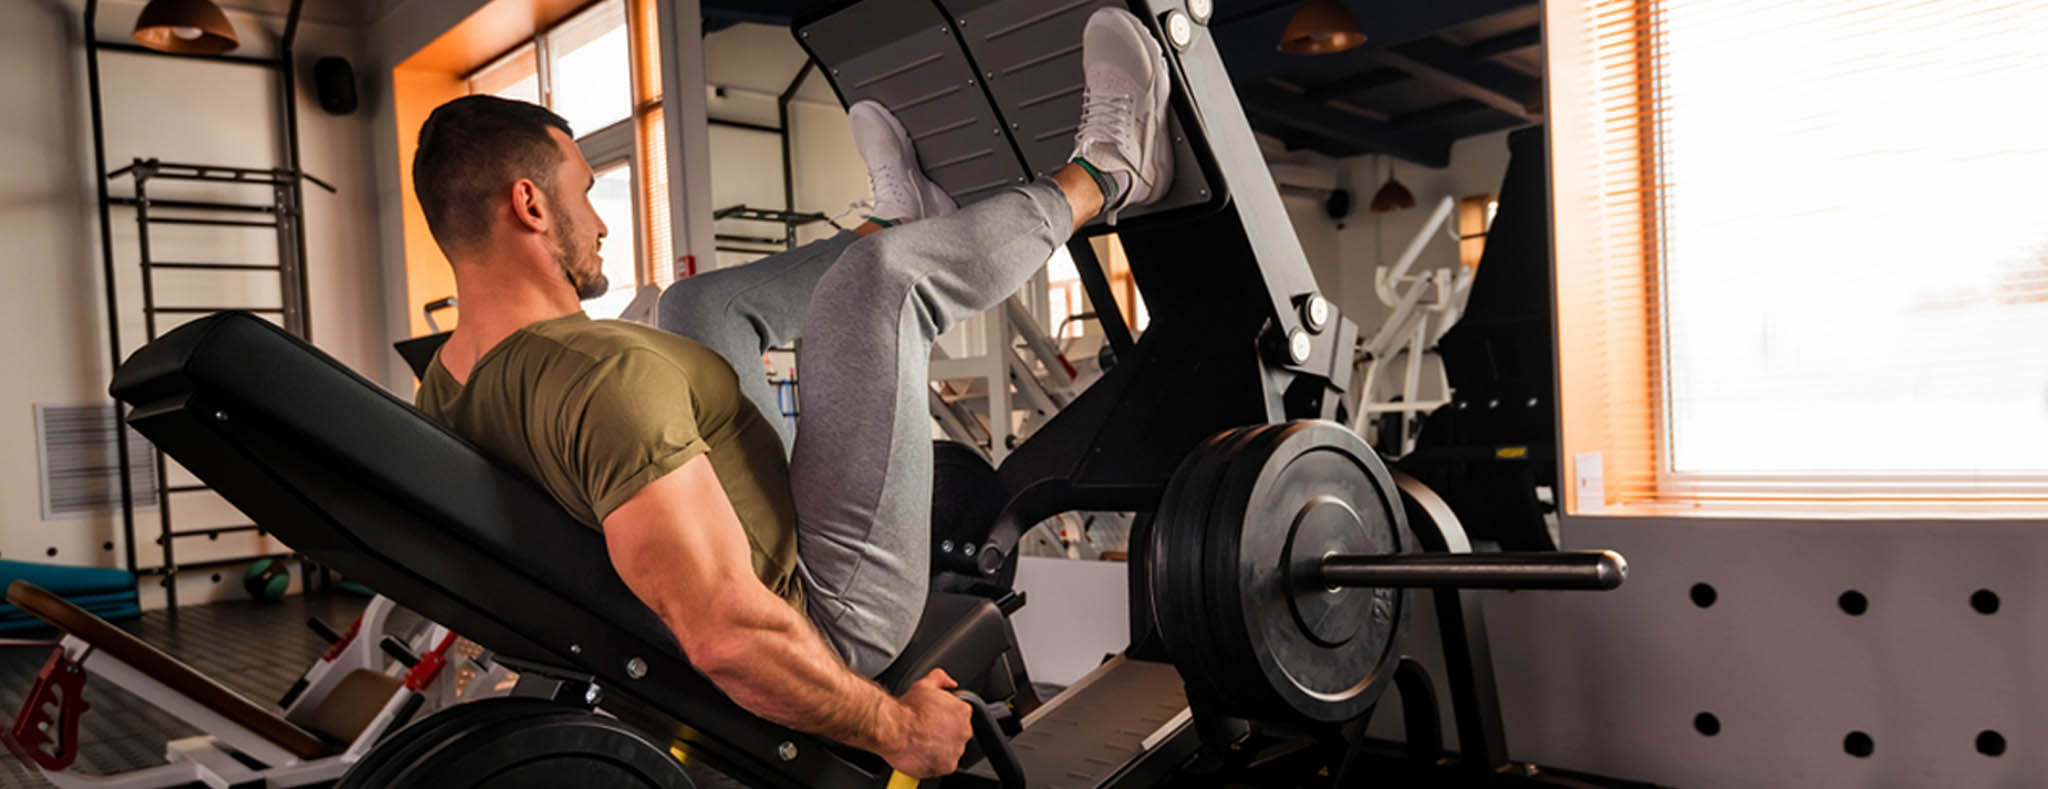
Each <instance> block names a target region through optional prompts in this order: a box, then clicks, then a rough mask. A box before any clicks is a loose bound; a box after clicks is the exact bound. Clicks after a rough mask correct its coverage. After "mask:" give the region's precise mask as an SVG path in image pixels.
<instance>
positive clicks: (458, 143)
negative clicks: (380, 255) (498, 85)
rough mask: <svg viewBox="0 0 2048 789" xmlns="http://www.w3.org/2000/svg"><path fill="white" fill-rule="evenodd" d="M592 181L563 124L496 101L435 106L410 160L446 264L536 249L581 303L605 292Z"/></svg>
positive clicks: (522, 105) (600, 224)
mask: <svg viewBox="0 0 2048 789" xmlns="http://www.w3.org/2000/svg"><path fill="white" fill-rule="evenodd" d="M595 178H596V176H595V174H594V173H593V172H592V171H591V169H590V164H589V163H588V162H585V161H584V160H583V153H582V151H581V150H579V149H578V148H577V147H576V142H575V138H574V137H572V136H571V134H570V131H569V122H568V121H565V120H562V118H561V116H559V115H556V114H554V113H552V112H549V111H548V110H547V109H546V108H543V107H540V106H537V105H533V104H528V103H526V102H523V101H512V100H509V99H501V98H498V97H496V96H465V97H462V98H459V99H456V100H454V101H451V102H448V103H446V104H443V105H441V106H440V107H438V108H436V109H435V110H434V113H433V114H432V115H430V116H428V117H427V122H426V124H425V125H423V126H421V127H420V140H419V150H418V151H417V152H416V153H414V155H413V161H412V180H413V189H414V191H415V192H416V193H417V194H418V195H419V201H420V208H421V209H423V210H424V211H425V213H426V215H427V228H428V229H429V230H431V231H432V232H433V234H434V241H435V243H438V244H440V246H441V251H442V252H443V253H444V254H446V255H447V256H448V259H449V260H451V261H455V262H479V263H489V262H492V261H490V260H484V259H482V258H485V257H487V256H491V255H495V254H503V253H505V252H506V251H507V250H515V249H519V248H521V247H522V246H526V247H528V248H536V249H539V250H543V251H545V252H546V253H547V255H548V256H549V257H550V258H552V261H553V263H554V265H555V266H557V267H558V268H559V269H560V273H561V275H562V276H563V277H565V278H566V279H567V280H568V282H569V285H570V287H572V288H574V289H575V291H576V295H577V297H578V298H584V299H588V298H594V297H597V296H600V295H603V294H604V292H605V291H606V289H607V283H606V281H605V276H604V268H603V261H602V259H601V258H599V257H598V247H599V244H600V243H602V240H603V238H604V235H605V226H604V221H603V220H601V219H599V218H598V216H597V211H596V210H595V209H593V208H592V207H591V205H590V197H589V191H590V187H591V185H592V184H594V183H595V182H596V181H595Z"/></svg>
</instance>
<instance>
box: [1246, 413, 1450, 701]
mask: <svg viewBox="0 0 2048 789" xmlns="http://www.w3.org/2000/svg"><path fill="white" fill-rule="evenodd" d="M1245 448H1246V450H1247V451H1246V452H1244V453H1242V454H1241V455H1240V456H1239V457H1238V458H1236V459H1235V460H1234V461H1233V462H1232V464H1231V465H1230V466H1229V468H1228V469H1227V470H1226V471H1225V472H1224V474H1223V475H1222V477H1221V478H1220V479H1219V481H1218V485H1219V488H1220V490H1219V493H1218V498H1217V506H1216V508H1215V509H1214V511H1213V512H1212V515H1211V518H1210V524H1209V526H1210V529H1211V531H1210V541H1209V545H1208V549H1209V554H1210V555H1209V556H1208V561H1207V562H1206V564H1207V565H1208V567H1207V569H1208V571H1209V572H1208V574H1207V577H1208V580H1209V585H1210V593H1211V597H1212V603H1211V605H1212V606H1213V608H1212V610H1214V611H1217V612H1219V613H1221V614H1222V615H1221V616H1220V617H1219V618H1218V619H1217V623H1218V624H1217V626H1216V629H1217V631H1218V633H1219V635H1220V636H1221V637H1220V638H1219V639H1218V641H1217V642H1216V643H1217V646H1218V647H1219V648H1221V649H1224V650H1227V651H1229V652H1230V653H1232V654H1231V655H1230V659H1229V662H1230V663H1231V664H1242V665H1244V666H1245V667H1248V668H1252V669H1255V670H1253V671H1251V672H1249V673H1248V675H1244V676H1240V677H1238V678H1237V681H1235V682H1232V683H1230V691H1231V692H1230V696H1229V701H1230V703H1231V704H1232V706H1233V707H1234V708H1237V709H1239V710H1240V712H1239V714H1241V715H1244V716H1245V717H1252V718H1258V719H1265V720H1272V719H1276V718H1277V719H1306V720H1310V721H1317V722H1325V723H1329V722H1339V721H1345V720H1350V719H1352V718H1355V717H1357V716H1358V715H1361V714H1363V713H1364V712H1365V711H1366V710H1368V709H1369V708H1371V706H1372V704H1373V703H1374V702H1376V701H1377V700H1378V698H1379V694H1380V693H1381V692H1382V691H1384V690H1385V687H1386V681H1387V679H1388V678H1390V677H1391V676H1392V668H1393V665H1394V662H1395V661H1396V660H1397V659H1398V658H1399V656H1400V651H1399V640H1400V635H1401V628H1402V626H1403V624H1404V623H1405V619H1406V615H1407V608H1408V595H1407V594H1406V593H1404V592H1401V591H1398V590H1391V589H1383V590H1365V589H1360V590H1343V591H1339V592H1336V593H1334V594H1333V593H1331V592H1328V591H1326V590H1325V589H1323V588H1322V587H1320V586H1318V585H1314V584H1304V583H1301V582H1300V576H1299V574H1298V573H1290V572H1289V567H1288V564H1289V562H1290V561H1293V562H1295V563H1296V564H1297V565H1298V566H1297V567H1296V569H1297V570H1299V569H1301V566H1300V565H1306V566H1313V565H1314V563H1315V562H1316V561H1318V560H1320V558H1321V556H1322V555H1324V554H1325V553H1330V552H1359V553H1368V554H1374V553H1390V552H1399V551H1405V550H1412V545H1411V544H1410V541H1409V539H1408V538H1407V537H1406V535H1405V534H1404V533H1403V529H1402V520H1403V518H1402V517H1401V510H1400V507H1401V502H1400V498H1399V494H1398V493H1397V492H1396V491H1395V488H1394V485H1393V482H1392V478H1391V477H1390V476H1389V475H1388V474H1387V472H1386V469H1385V466H1384V465H1382V464H1381V463H1380V462H1379V458H1378V456H1377V455H1376V454H1374V453H1373V451H1372V449H1371V447H1370V446H1368V445H1367V444H1366V443H1365V442H1364V440H1363V439H1361V438H1359V437H1358V436H1357V434H1355V433H1352V432H1351V431H1350V430H1348V429H1346V428H1344V427H1343V426H1341V425H1337V424H1335V423H1330V422H1317V421H1305V422H1294V423H1289V424H1287V425H1285V426H1279V427H1275V428H1270V429H1268V430H1264V431H1260V433H1258V434H1257V435H1255V436H1254V437H1253V438H1252V439H1251V440H1249V441H1247V442H1246V446H1245ZM1297 533H1299V534H1300V535H1301V536H1302V538H1303V539H1305V540H1309V541H1320V542H1319V544H1317V545H1304V546H1297V545H1293V544H1292V543H1293V541H1294V538H1295V537H1296V535H1297ZM1290 552H1292V553H1293V559H1291V560H1290ZM1303 598H1307V599H1308V601H1309V602H1308V604H1310V605H1311V607H1312V605H1313V604H1315V603H1325V602H1326V603H1329V604H1330V605H1331V606H1334V613H1335V614H1336V615H1344V614H1346V613H1347V612H1348V613H1349V614H1350V615H1353V616H1357V617H1360V618H1361V620H1362V621H1359V622H1356V623H1350V624H1344V623H1336V624H1332V623H1329V622H1327V621H1319V625H1320V626H1321V627H1322V631H1321V632H1320V635H1321V636H1324V637H1318V636H1319V633H1318V632H1317V630H1318V628H1316V627H1305V626H1304V625H1303V623H1302V621H1301V617H1300V615H1299V611H1300V610H1301V609H1302V607H1303V606H1304V605H1305V603H1304V602H1303V600H1302V599H1303ZM1324 613H1325V614H1330V613H1332V612H1327V611H1326V612H1324ZM1331 637H1341V638H1335V639H1334V640H1337V641H1339V642H1340V643H1336V644H1334V645H1332V644H1331V643H1329V642H1330V641H1331V640H1333V638H1331Z"/></svg>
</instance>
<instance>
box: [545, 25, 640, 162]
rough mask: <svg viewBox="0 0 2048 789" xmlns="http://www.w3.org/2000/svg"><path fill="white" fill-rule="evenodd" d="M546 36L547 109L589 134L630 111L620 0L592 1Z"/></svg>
mask: <svg viewBox="0 0 2048 789" xmlns="http://www.w3.org/2000/svg"><path fill="white" fill-rule="evenodd" d="M546 38H547V52H548V58H549V67H548V81H549V83H550V84H551V87H552V90H551V91H550V94H551V96H550V98H551V103H550V108H551V109H553V110H554V111H555V112H556V113H557V114H559V115H561V116H562V118H563V119H564V120H567V121H568V122H569V126H570V128H573V129H575V130H576V133H577V134H588V133H590V132H594V131H597V130H598V129H602V128H604V127H606V126H610V125H611V124H613V123H617V122H619V121H622V120H625V119H626V117H627V116H629V115H631V114H632V113H633V83H632V77H631V75H632V60H631V58H630V56H629V54H628V52H627V43H626V8H625V5H624V4H623V3H622V2H620V0H610V1H609V2H603V3H599V4H597V5H595V6H592V7H591V8H590V10H588V11H585V12H583V13H581V14H578V15H576V16H575V17H572V18H570V19H569V20H568V21H566V22H563V23H562V24H561V25H560V26H558V27H556V28H555V29H553V30H550V31H548V33H547V36H546Z"/></svg>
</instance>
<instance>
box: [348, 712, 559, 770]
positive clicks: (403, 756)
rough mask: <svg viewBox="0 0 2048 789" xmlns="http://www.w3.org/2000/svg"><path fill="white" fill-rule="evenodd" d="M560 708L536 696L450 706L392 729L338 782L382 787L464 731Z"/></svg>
mask: <svg viewBox="0 0 2048 789" xmlns="http://www.w3.org/2000/svg"><path fill="white" fill-rule="evenodd" d="M560 709H565V707H563V705H561V704H558V703H556V702H552V701H548V700H546V699H536V698H492V699H479V700H477V701H473V702H469V703H467V704H458V705H456V706H453V707H449V708H447V709H444V710H441V711H439V712H436V713H434V714H432V715H429V716H427V717H426V718H423V719H420V720H417V721H414V722H412V723H411V724H410V725H407V726H406V727H405V728H403V729H399V730H398V731H395V732H392V733H391V734H390V735H389V736H387V737H386V738H385V739H384V741H383V742H380V743H378V744H377V745H376V747H373V748H371V749H370V752H369V753H366V754H363V758H362V760H360V761H358V762H356V763H355V765H354V766H351V767H350V768H349V770H348V773H347V774H345V775H343V776H342V778H341V782H340V783H338V784H336V789H382V787H386V786H390V785H391V782H392V781H393V780H394V779H395V778H396V776H397V775H398V774H399V773H400V772H402V771H404V770H405V769H406V768H408V767H411V766H412V764H413V763H414V762H415V761H417V760H418V759H419V758H420V755H421V754H423V753H425V752H428V751H431V750H433V749H434V748H436V747H438V746H440V744H441V743H443V742H446V741H447V740H448V739H450V738H451V737H453V736H455V735H456V734H458V733H460V732H462V731H468V730H472V729H475V728H476V727H479V726H487V725H490V724H491V723H493V722H496V721H499V720H503V719H505V718H507V717H517V716H522V715H533V714H537V713H541V712H548V711H553V710H560Z"/></svg>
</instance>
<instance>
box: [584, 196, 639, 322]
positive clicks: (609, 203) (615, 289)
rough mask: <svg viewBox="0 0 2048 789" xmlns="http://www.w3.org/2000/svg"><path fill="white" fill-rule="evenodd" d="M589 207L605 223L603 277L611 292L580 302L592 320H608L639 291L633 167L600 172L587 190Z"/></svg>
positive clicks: (623, 307)
mask: <svg viewBox="0 0 2048 789" xmlns="http://www.w3.org/2000/svg"><path fill="white" fill-rule="evenodd" d="M590 206H591V207H592V208H595V209H597V217H598V218H599V219H602V220H604V224H605V228H606V229H607V231H608V233H609V234H608V235H606V236H605V239H604V247H603V255H604V275H605V279H607V280H609V281H610V284H611V291H610V292H608V293H606V294H605V295H603V296H599V297H597V298H594V299H591V300H589V301H586V302H583V311H584V312H587V313H590V315H591V317H594V318H610V317H613V316H616V315H618V314H619V312H620V311H621V310H624V309H625V308H626V304H627V303H629V302H631V301H632V300H633V294H634V293H635V292H637V291H638V286H639V281H638V277H639V273H638V272H639V266H638V265H636V264H635V262H634V260H633V167H632V165H630V164H618V165H614V166H612V167H611V168H609V169H602V170H599V171H598V173H597V185H596V186H593V187H591V188H590Z"/></svg>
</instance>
